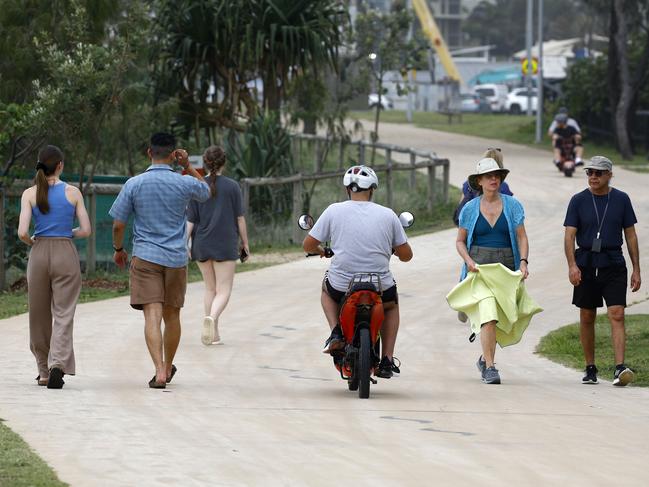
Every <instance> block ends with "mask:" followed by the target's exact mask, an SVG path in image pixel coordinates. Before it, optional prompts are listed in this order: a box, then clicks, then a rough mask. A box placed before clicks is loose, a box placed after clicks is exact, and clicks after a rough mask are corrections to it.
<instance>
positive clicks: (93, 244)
mask: <svg viewBox="0 0 649 487" xmlns="http://www.w3.org/2000/svg"><path fill="white" fill-rule="evenodd" d="M88 200H89V202H88V203H89V204H88V216H89V217H90V236H89V237H88V246H87V247H86V274H92V273H94V272H95V270H96V269H97V194H96V193H95V190H94V188H90V194H89V195H88Z"/></svg>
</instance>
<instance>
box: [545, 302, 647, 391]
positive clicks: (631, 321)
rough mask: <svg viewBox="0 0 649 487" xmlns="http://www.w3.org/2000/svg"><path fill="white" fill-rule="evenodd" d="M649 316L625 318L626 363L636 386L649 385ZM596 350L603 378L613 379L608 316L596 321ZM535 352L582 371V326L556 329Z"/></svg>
mask: <svg viewBox="0 0 649 487" xmlns="http://www.w3.org/2000/svg"><path fill="white" fill-rule="evenodd" d="M647 325H649V315H646V314H637V315H627V316H626V335H627V340H626V358H625V363H626V364H627V365H628V366H629V367H631V369H633V370H634V371H635V382H634V385H636V386H643V387H647V386H649V354H647V350H649V326H647ZM595 351H596V361H597V367H598V368H599V370H600V376H601V377H602V378H605V379H606V380H611V381H612V380H613V369H614V368H615V360H614V356H613V347H612V345H611V327H610V325H609V322H608V318H607V316H606V315H605V314H604V315H598V316H597V321H596V322H595ZM536 352H537V353H538V354H540V355H543V356H544V357H547V358H549V359H550V360H552V361H554V362H558V363H560V364H563V365H566V366H568V367H572V368H573V369H578V370H582V369H583V368H584V354H583V352H582V349H581V344H580V343H579V323H573V324H572V325H567V326H564V327H561V328H559V329H557V330H554V331H552V332H550V333H548V334H547V335H546V336H544V337H543V338H542V339H541V341H540V342H539V344H538V346H537V347H536Z"/></svg>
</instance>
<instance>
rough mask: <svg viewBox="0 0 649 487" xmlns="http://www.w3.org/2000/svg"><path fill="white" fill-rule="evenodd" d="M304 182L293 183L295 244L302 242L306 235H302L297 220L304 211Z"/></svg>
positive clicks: (292, 223)
mask: <svg viewBox="0 0 649 487" xmlns="http://www.w3.org/2000/svg"><path fill="white" fill-rule="evenodd" d="M303 192H304V182H303V180H302V178H300V179H299V180H297V181H295V182H293V218H292V221H291V225H292V228H293V243H294V244H297V243H300V242H302V239H303V238H304V235H303V234H302V229H301V228H300V227H299V226H298V225H297V220H298V218H299V217H300V215H301V214H302V212H303V211H304V208H303V207H304V200H303Z"/></svg>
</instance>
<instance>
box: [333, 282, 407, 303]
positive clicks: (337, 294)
mask: <svg viewBox="0 0 649 487" xmlns="http://www.w3.org/2000/svg"><path fill="white" fill-rule="evenodd" d="M322 290H323V291H324V292H326V293H327V294H328V295H329V297H330V298H331V299H333V300H334V301H335V302H336V303H338V304H342V302H343V301H344V300H345V295H346V294H347V292H346V291H338V289H335V288H334V287H333V286H332V285H331V283H330V282H329V279H327V278H326V277H325V278H324V281H323V283H322ZM381 300H382V301H383V302H384V303H391V302H394V304H399V295H398V294H397V285H396V283H395V285H394V286H391V287H389V288H387V289H386V290H384V291H383V294H382V295H381Z"/></svg>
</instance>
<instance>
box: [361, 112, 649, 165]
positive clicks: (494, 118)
mask: <svg viewBox="0 0 649 487" xmlns="http://www.w3.org/2000/svg"><path fill="white" fill-rule="evenodd" d="M350 117H353V118H359V119H362V120H370V121H374V112H373V111H369V110H367V111H357V112H352V113H351V114H350ZM535 120H536V118H535V117H527V116H525V115H509V114H480V113H464V114H462V122H459V121H458V120H457V119H455V118H454V119H453V123H451V124H449V123H448V117H447V116H446V115H443V114H441V113H436V112H415V113H413V118H412V123H413V124H414V125H416V126H417V127H421V128H427V129H433V130H440V131H442V132H451V133H454V134H463V135H473V136H475V137H482V138H485V139H495V140H504V141H506V142H512V143H514V144H522V145H526V146H528V147H533V148H536V149H539V148H540V149H543V148H545V149H547V151H548V154H549V155H548V158H549V159H551V158H552V155H551V149H550V145H551V139H550V137H548V135H547V129H548V126H549V125H550V119H549V118H548V117H546V120H544V124H543V142H542V143H541V144H535V143H534V139H535V133H536V121H535ZM381 122H390V123H408V121H407V120H406V112H404V111H401V110H388V111H385V112H383V113H381ZM380 134H381V126H380V124H379V135H380ZM584 154H585V157H590V156H593V155H596V154H597V155H602V156H606V157H608V158H609V159H611V160H612V161H613V163H614V164H615V165H617V166H622V167H624V168H626V169H632V170H634V171H638V172H649V161H648V160H647V157H646V155H639V154H636V155H635V156H634V157H633V160H631V161H622V159H621V158H620V153H619V152H618V151H617V150H616V149H615V147H614V146H613V145H610V144H596V143H594V142H591V141H589V140H588V135H587V134H586V136H585V140H584Z"/></svg>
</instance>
